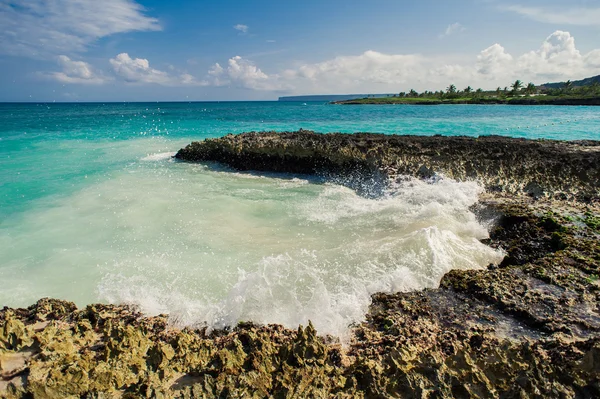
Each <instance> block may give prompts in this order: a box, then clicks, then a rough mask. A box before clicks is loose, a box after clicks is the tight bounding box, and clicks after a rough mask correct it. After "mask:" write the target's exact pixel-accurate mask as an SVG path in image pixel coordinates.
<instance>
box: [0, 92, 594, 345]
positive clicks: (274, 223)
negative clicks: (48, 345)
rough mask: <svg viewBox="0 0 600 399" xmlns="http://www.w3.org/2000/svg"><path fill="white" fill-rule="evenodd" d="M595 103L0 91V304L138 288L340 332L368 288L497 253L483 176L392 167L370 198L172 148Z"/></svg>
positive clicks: (357, 312)
mask: <svg viewBox="0 0 600 399" xmlns="http://www.w3.org/2000/svg"><path fill="white" fill-rule="evenodd" d="M599 126H600V108H597V107H552V106H547V107H546V106H531V107H530V106H504V105H502V106H482V105H456V106H451V105H443V106H375V105H373V106H371V105H368V106H340V105H329V104H325V103H307V104H303V103H287V102H284V103H278V102H225V103H123V104H121V103H107V104H102V103H93V104H0V287H1V289H0V306H10V307H15V306H28V305H31V304H32V303H34V302H35V301H36V300H38V299H39V298H42V297H53V298H60V299H66V300H70V301H74V302H76V303H77V305H79V306H85V305H86V304H89V303H94V302H105V303H128V304H133V305H137V306H139V307H140V309H141V310H142V311H144V312H146V313H147V314H159V313H167V314H169V316H170V320H171V321H172V323H173V324H174V325H178V326H204V325H207V326H208V327H209V328H222V327H227V326H232V325H235V324H236V323H237V322H240V321H253V322H257V323H281V324H284V325H285V326H288V327H291V328H295V327H297V326H298V324H304V325H305V324H306V323H307V322H308V320H311V321H312V322H313V323H314V324H315V326H316V328H317V329H318V331H319V332H321V333H329V334H334V335H339V336H343V335H344V334H345V333H346V332H347V331H348V326H350V325H351V324H352V323H358V322H360V321H362V320H363V318H364V314H365V313H366V311H367V309H368V306H369V304H370V296H371V295H372V294H373V293H375V292H399V291H409V290H415V289H421V288H426V287H429V288H433V287H436V286H438V285H439V281H440V279H441V278H442V276H443V275H444V274H445V273H447V272H448V271H449V270H452V269H477V268H483V267H485V266H487V265H488V264H490V263H495V262H499V261H500V260H501V259H502V257H503V253H502V251H500V250H494V249H492V248H489V247H487V246H485V245H483V244H482V243H481V242H480V240H481V239H483V238H486V237H487V235H488V229H489V226H490V223H491V222H492V221H488V220H480V219H479V218H478V217H477V215H475V214H474V213H473V212H472V211H471V206H472V205H473V204H475V203H476V202H477V198H478V195H479V193H480V192H481V191H482V188H481V187H480V186H479V185H478V184H477V183H476V182H456V181H452V180H451V179H446V178H444V177H443V176H440V177H438V178H436V179H434V180H431V181H419V180H413V179H406V180H403V181H400V182H398V183H397V184H395V185H392V186H391V187H390V189H389V190H387V191H386V192H385V193H383V194H382V195H381V196H379V197H377V198H371V197H369V198H367V197H364V196H361V195H359V194H357V193H356V192H355V191H353V190H351V189H349V188H347V187H346V186H345V185H344V184H341V183H343V182H339V181H337V182H336V181H335V180H325V179H322V178H319V177H314V176H301V175H300V176H296V175H284V174H268V173H262V174H257V173H239V172H236V171H233V170H230V169H228V168H226V167H224V166H222V165H217V164H210V163H208V164H188V163H182V162H176V161H174V160H173V159H172V158H171V156H172V155H174V153H175V152H176V151H177V150H178V149H179V148H181V147H183V146H185V145H186V144H188V143H189V142H191V141H194V140H202V139H205V138H209V137H219V136H222V135H225V134H228V133H241V132H245V131H264V130H277V131H284V130H297V129H299V128H303V129H310V130H315V131H318V132H346V133H352V132H358V131H361V132H375V133H384V134H418V135H434V134H441V135H468V136H479V135H491V134H496V135H507V136H512V137H525V138H536V139H538V138H544V139H561V140H581V139H596V140H598V139H600V133H599V132H600V129H599Z"/></svg>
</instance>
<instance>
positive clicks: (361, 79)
mask: <svg viewBox="0 0 600 399" xmlns="http://www.w3.org/2000/svg"><path fill="white" fill-rule="evenodd" d="M463 58H464V57H463ZM598 68H600V49H598V50H593V51H591V52H589V53H587V54H581V53H580V51H579V50H578V49H577V48H576V46H575V39H574V38H573V36H571V34H570V33H568V32H563V31H556V32H554V33H553V34H551V35H550V36H548V37H547V38H546V39H545V40H544V41H543V42H542V44H541V46H540V47H539V48H538V49H537V50H534V51H530V52H528V53H525V54H521V55H511V54H510V53H508V52H507V51H506V49H505V48H504V47H502V46H501V45H500V44H494V45H492V46H490V47H488V48H486V49H484V50H483V51H481V52H480V53H479V54H478V55H477V56H475V57H473V58H472V59H470V60H468V59H467V60H465V61H462V62H456V61H449V60H448V59H447V58H444V57H425V56H422V55H419V54H396V55H395V54H384V53H380V52H376V51H367V52H365V53H363V54H360V55H356V56H340V57H336V58H333V59H331V60H328V61H323V62H319V63H314V64H301V65H298V66H297V67H295V68H293V69H289V70H286V71H284V72H283V73H281V76H280V81H279V83H281V84H283V83H287V84H288V85H289V86H291V87H292V88H293V89H292V90H291V91H293V92H295V93H306V94H314V93H325V94H327V93H373V92H383V93H389V92H395V91H407V90H410V89H411V88H414V89H415V90H419V91H422V90H440V89H443V88H444V87H446V86H448V84H450V83H454V84H456V85H457V86H459V87H466V86H467V85H471V86H472V87H482V88H484V89H493V88H495V87H497V86H502V87H504V86H506V85H508V84H509V83H510V82H511V81H514V80H516V79H520V80H522V81H527V82H530V81H532V82H535V83H538V84H539V83H545V82H548V81H560V80H567V79H571V80H575V79H580V78H584V77H588V76H593V75H597V74H598Z"/></svg>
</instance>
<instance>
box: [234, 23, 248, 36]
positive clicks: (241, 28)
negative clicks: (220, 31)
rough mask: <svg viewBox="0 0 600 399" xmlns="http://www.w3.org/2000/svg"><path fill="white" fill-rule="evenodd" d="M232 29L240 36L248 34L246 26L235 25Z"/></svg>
mask: <svg viewBox="0 0 600 399" xmlns="http://www.w3.org/2000/svg"><path fill="white" fill-rule="evenodd" d="M233 29H235V30H237V31H239V32H240V33H242V34H244V35H245V34H246V33H248V29H249V28H248V25H244V24H237V25H234V26H233Z"/></svg>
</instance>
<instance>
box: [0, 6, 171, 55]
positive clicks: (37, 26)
mask: <svg viewBox="0 0 600 399" xmlns="http://www.w3.org/2000/svg"><path fill="white" fill-rule="evenodd" d="M0 26H2V29H1V30H0V52H1V53H3V54H9V55H17V56H26V57H33V58H51V57H55V56H56V55H58V54H69V53H73V52H82V51H84V50H85V49H86V48H87V47H88V46H89V45H91V44H92V43H93V42H94V41H96V40H97V39H100V38H102V37H105V36H109V35H112V34H116V33H124V32H131V31H155V30H160V29H161V27H160V25H159V23H158V20H156V19H155V18H151V17H149V16H147V15H145V10H144V8H143V7H142V6H141V5H139V4H138V3H136V2H135V1H133V0H102V1H97V0H27V1H20V2H15V1H12V0H0Z"/></svg>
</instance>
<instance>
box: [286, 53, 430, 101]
mask: <svg viewBox="0 0 600 399" xmlns="http://www.w3.org/2000/svg"><path fill="white" fill-rule="evenodd" d="M426 63H427V60H426V59H425V58H424V57H422V56H420V55H415V54H410V55H393V54H384V53H380V52H377V51H366V52H364V53H363V54H360V55H356V56H339V57H336V58H334V59H331V60H328V61H324V62H320V63H316V64H304V65H300V66H299V67H297V68H295V69H289V70H286V71H284V72H283V74H282V76H283V77H284V78H285V79H286V80H288V81H290V82H293V85H294V86H295V87H301V88H302V89H303V90H305V91H309V92H318V91H320V90H325V91H328V92H333V91H347V90H363V91H365V90H366V91H369V88H371V87H378V86H379V87H382V86H387V87H390V85H391V86H393V87H399V86H402V85H407V84H409V83H411V82H414V81H415V80H416V79H418V78H420V77H422V75H421V70H420V69H421V68H422V67H423V65H424V64H426Z"/></svg>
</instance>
